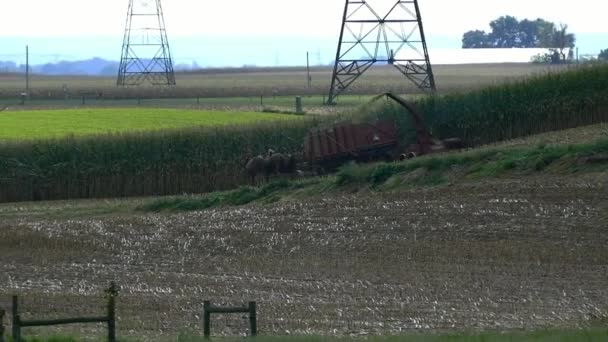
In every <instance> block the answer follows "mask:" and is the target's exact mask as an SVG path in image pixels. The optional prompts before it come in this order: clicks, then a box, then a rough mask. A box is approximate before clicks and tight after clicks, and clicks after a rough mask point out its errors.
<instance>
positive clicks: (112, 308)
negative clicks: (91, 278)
mask: <svg viewBox="0 0 608 342" xmlns="http://www.w3.org/2000/svg"><path fill="white" fill-rule="evenodd" d="M107 293H108V342H116V296H117V295H118V288H117V287H116V283H114V282H111V283H110V288H108V290H107Z"/></svg>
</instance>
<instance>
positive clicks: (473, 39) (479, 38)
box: [462, 30, 490, 49]
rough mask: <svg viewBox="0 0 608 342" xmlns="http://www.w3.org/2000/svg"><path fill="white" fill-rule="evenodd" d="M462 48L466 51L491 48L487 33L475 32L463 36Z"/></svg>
mask: <svg viewBox="0 0 608 342" xmlns="http://www.w3.org/2000/svg"><path fill="white" fill-rule="evenodd" d="M462 47H463V48H465V49H481V48H487V47H490V43H489V37H488V35H487V34H486V32H485V31H480V30H475V31H469V32H466V33H465V34H464V35H463V36H462Z"/></svg>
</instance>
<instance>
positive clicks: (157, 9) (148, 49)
mask: <svg viewBox="0 0 608 342" xmlns="http://www.w3.org/2000/svg"><path fill="white" fill-rule="evenodd" d="M144 83H149V84H152V85H156V86H163V85H164V86H173V85H175V72H174V70H173V61H172V59H171V51H170V50H169V40H168V39H167V30H166V29H165V18H164V16H163V9H162V6H161V4H160V0H129V9H128V11H127V25H126V27H125V35H124V39H123V44H122V55H121V58H120V66H119V69H118V81H117V84H118V85H119V86H138V85H142V84H144Z"/></svg>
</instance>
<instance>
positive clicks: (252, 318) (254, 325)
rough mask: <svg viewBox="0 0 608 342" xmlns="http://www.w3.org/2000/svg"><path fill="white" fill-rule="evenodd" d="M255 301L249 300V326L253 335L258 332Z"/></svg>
mask: <svg viewBox="0 0 608 342" xmlns="http://www.w3.org/2000/svg"><path fill="white" fill-rule="evenodd" d="M255 309H256V308H255V302H249V328H250V329H251V336H254V337H255V336H256V335H257V334H258V324H257V315H256V313H255V311H256V310H255Z"/></svg>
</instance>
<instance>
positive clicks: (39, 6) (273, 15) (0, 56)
mask: <svg viewBox="0 0 608 342" xmlns="http://www.w3.org/2000/svg"><path fill="white" fill-rule="evenodd" d="M368 2H370V4H372V6H374V8H380V12H382V8H384V7H386V6H387V5H391V4H394V0H368ZM419 3H420V9H421V14H422V18H423V21H424V28H425V32H426V35H427V39H428V45H429V48H430V49H431V50H433V49H446V48H459V47H460V45H461V38H462V35H463V34H464V33H465V32H466V31H469V30H475V29H480V30H489V23H490V21H492V20H494V19H496V18H497V17H499V16H502V15H513V16H516V17H517V18H519V19H524V18H528V19H536V18H539V17H540V18H544V19H547V20H550V21H553V22H555V23H556V24H560V23H565V24H568V25H569V31H570V32H572V33H575V34H576V35H577V37H578V41H577V47H579V49H580V53H581V54H597V53H599V51H600V50H601V49H605V48H608V39H607V37H608V26H606V25H605V24H604V13H605V11H604V10H603V9H604V7H605V6H604V5H602V4H600V3H598V2H597V1H596V0H579V1H578V2H577V4H576V6H571V5H570V2H566V1H556V0H535V1H528V0H512V1H499V2H494V1H484V0H461V1H458V2H453V1H444V0H419ZM127 4H128V0H107V1H105V2H104V3H103V5H101V6H97V7H91V3H90V2H87V1H81V0H55V1H53V2H47V1H40V0H20V1H18V2H12V1H11V2H9V1H6V2H3V3H2V4H0V11H1V12H2V13H8V14H10V15H5V16H4V17H3V20H2V21H0V61H13V62H16V63H18V64H23V63H24V62H25V53H24V50H25V45H29V46H30V53H31V55H30V57H31V58H30V62H31V63H32V64H44V63H48V62H57V61H62V60H66V61H74V60H84V59H90V58H93V57H99V58H103V59H107V60H113V61H115V60H119V59H120V52H121V46H122V38H123V33H124V25H125V19H126V12H127V11H126V10H127ZM298 4H299V3H295V4H294V2H291V1H284V0H260V1H257V2H251V1H247V0H233V1H231V2H229V3H228V2H213V3H209V2H206V3H203V2H200V1H195V0H172V1H169V0H165V1H163V8H164V14H165V21H166V25H167V33H168V36H169V43H170V46H171V52H172V55H173V59H174V61H175V63H176V64H192V63H193V62H196V63H197V64H199V65H200V66H202V67H230V66H232V67H234V66H243V65H258V66H286V65H305V64H306V52H307V51H308V52H310V55H311V63H312V64H313V65H314V64H327V63H330V62H331V61H333V60H334V59H335V52H336V47H337V41H338V34H339V30H340V25H341V18H342V13H343V9H344V1H343V0H329V1H328V0H309V1H307V2H306V6H301V7H300V6H296V5H298ZM383 6H384V7H383ZM89 13H91V14H89ZM75 14H78V15H75ZM604 45H606V46H604ZM432 60H433V56H431V61H432Z"/></svg>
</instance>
